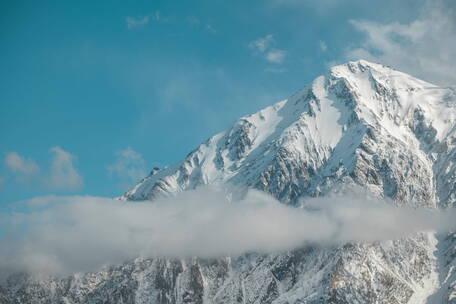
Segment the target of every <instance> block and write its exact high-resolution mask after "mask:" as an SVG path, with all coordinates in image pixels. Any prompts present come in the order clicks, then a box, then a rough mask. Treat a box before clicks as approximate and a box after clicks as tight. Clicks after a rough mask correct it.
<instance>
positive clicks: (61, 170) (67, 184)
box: [46, 147, 84, 190]
mask: <svg viewBox="0 0 456 304" xmlns="http://www.w3.org/2000/svg"><path fill="white" fill-rule="evenodd" d="M50 152H51V153H52V154H53V158H52V162H51V167H50V169H49V175H48V178H47V179H46V184H47V186H48V187H49V188H51V189H55V190H77V189H80V188H81V187H82V186H83V184H84V183H83V180H82V177H81V175H80V174H79V172H78V170H76V168H75V166H74V161H75V157H74V155H72V154H71V153H69V152H67V151H65V150H63V149H62V148H60V147H52V148H51V149H50Z"/></svg>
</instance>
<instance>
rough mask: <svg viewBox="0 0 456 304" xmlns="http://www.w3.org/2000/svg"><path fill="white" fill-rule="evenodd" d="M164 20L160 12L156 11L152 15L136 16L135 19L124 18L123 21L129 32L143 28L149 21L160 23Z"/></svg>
mask: <svg viewBox="0 0 456 304" xmlns="http://www.w3.org/2000/svg"><path fill="white" fill-rule="evenodd" d="M165 20H166V19H165V18H163V17H162V15H161V13H160V11H158V10H157V11H155V12H153V13H150V14H147V15H144V16H136V17H131V16H127V17H126V18H125V21H126V22H127V28H128V29H129V30H131V29H134V28H137V27H142V26H145V25H147V24H148V23H149V22H150V21H155V22H162V21H165Z"/></svg>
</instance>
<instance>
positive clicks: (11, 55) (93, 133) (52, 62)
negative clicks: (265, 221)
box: [0, 0, 456, 207]
mask: <svg viewBox="0 0 456 304" xmlns="http://www.w3.org/2000/svg"><path fill="white" fill-rule="evenodd" d="M246 3H247V2H246V1H236V0H234V1H219V0H211V1H209V0H208V1H204V0H203V1H173V2H171V1H135V2H134V3H132V2H126V1H77V2H70V1H2V2H1V4H0V15H1V17H0V29H1V30H0V46H1V48H0V66H1V67H2V68H1V69H0V138H1V144H0V156H1V158H2V162H1V164H0V207H1V206H3V207H4V206H6V204H8V203H10V202H13V201H17V200H22V199H26V198H29V197H33V196H37V195H44V194H90V195H99V196H117V195H119V194H121V193H122V192H124V191H125V190H126V189H127V188H128V186H130V185H132V184H134V182H135V181H137V180H138V179H139V178H141V177H142V176H143V175H144V174H146V173H147V172H148V171H150V169H151V168H152V167H155V166H157V167H163V166H166V165H170V164H172V163H175V162H177V161H179V160H181V159H182V158H183V157H185V155H186V154H187V153H188V152H189V151H190V150H192V149H193V148H195V147H196V146H197V145H198V144H199V143H200V142H202V141H204V140H205V139H206V138H208V137H209V136H211V135H213V134H214V133H216V132H219V131H221V130H223V129H224V128H226V127H228V126H229V125H230V124H231V123H232V122H234V121H235V120H236V119H237V118H239V117H240V116H243V115H246V114H249V113H251V112H255V111H257V110H259V109H261V108H262V107H265V106H267V105H270V104H272V103H274V102H276V101H279V100H282V99H285V98H286V97H288V96H289V95H291V94H292V93H293V92H294V91H296V90H297V89H299V88H301V87H302V86H304V85H305V84H306V83H308V82H309V81H311V80H312V79H313V78H315V77H316V76H318V75H320V74H322V73H324V72H325V70H326V69H327V68H328V66H331V65H333V64H336V63H343V62H345V61H347V60H350V59H360V58H364V59H368V60H373V61H377V62H381V63H384V64H388V65H392V66H393V67H396V68H398V69H401V70H403V71H405V72H409V73H411V74H413V75H416V76H418V77H422V78H424V79H426V80H429V81H433V82H435V83H438V84H442V85H452V84H456V76H455V75H453V74H454V73H453V71H455V70H456V66H455V62H454V58H456V26H455V20H456V18H455V16H456V15H455V7H454V6H455V5H454V2H452V1H449V0H448V1H445V0H441V1H419V0H418V1H417V0H414V1H409V0H404V1H393V0H385V1H361V0H347V1H341V0H320V1H311V0H302V1H300V0H264V1H248V4H246Z"/></svg>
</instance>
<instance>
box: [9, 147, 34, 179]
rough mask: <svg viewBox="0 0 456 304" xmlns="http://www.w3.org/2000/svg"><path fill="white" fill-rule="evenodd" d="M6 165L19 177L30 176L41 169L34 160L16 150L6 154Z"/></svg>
mask: <svg viewBox="0 0 456 304" xmlns="http://www.w3.org/2000/svg"><path fill="white" fill-rule="evenodd" d="M5 165H6V167H7V168H8V169H10V170H11V171H12V172H13V173H14V174H16V175H17V176H18V177H19V178H24V177H30V176H32V175H34V174H36V173H38V172H39V171H40V168H39V167H38V165H37V163H36V162H35V161H34V160H32V159H30V158H26V157H23V156H21V155H19V154H18V153H16V152H9V153H7V154H6V157H5Z"/></svg>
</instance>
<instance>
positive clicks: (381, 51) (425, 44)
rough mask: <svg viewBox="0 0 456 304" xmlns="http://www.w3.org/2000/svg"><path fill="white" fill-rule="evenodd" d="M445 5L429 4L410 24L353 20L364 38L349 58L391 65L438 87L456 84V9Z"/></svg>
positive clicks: (348, 53)
mask: <svg viewBox="0 0 456 304" xmlns="http://www.w3.org/2000/svg"><path fill="white" fill-rule="evenodd" d="M445 3H446V2H445V1H439V0H438V1H427V2H426V4H425V5H424V7H423V8H422V10H421V15H420V16H419V17H418V18H417V19H415V20H413V21H411V22H409V23H398V22H391V23H376V22H372V21H367V20H352V21H351V23H352V24H353V26H354V27H355V28H356V29H357V30H358V31H360V32H363V33H364V34H365V38H364V40H363V41H362V43H361V45H359V46H356V47H353V48H350V49H349V50H348V51H347V53H346V57H348V59H368V60H373V61H377V62H380V63H384V64H388V65H391V66H393V67H395V68H397V69H400V70H402V71H404V72H408V73H410V74H413V75H415V76H418V77H421V78H423V79H426V80H428V81H432V82H435V83H437V84H443V85H446V84H456V73H455V72H454V71H456V61H455V60H454V58H456V9H455V7H454V6H450V5H445Z"/></svg>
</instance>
